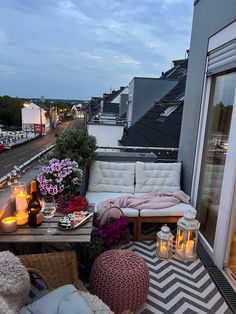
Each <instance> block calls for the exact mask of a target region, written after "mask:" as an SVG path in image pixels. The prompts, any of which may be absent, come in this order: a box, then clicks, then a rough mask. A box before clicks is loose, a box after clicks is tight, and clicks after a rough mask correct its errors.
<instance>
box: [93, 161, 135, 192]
mask: <svg viewBox="0 0 236 314" xmlns="http://www.w3.org/2000/svg"><path fill="white" fill-rule="evenodd" d="M134 170H135V163H121V162H106V161H94V162H93V163H92V164H91V166H90V171H89V186H88V191H89V192H114V193H134Z"/></svg>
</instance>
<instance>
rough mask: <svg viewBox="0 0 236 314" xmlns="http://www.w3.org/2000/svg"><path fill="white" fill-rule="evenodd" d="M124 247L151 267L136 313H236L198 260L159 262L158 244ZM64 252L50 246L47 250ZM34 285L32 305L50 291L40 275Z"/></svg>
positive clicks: (131, 243) (145, 243)
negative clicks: (147, 282)
mask: <svg viewBox="0 0 236 314" xmlns="http://www.w3.org/2000/svg"><path fill="white" fill-rule="evenodd" d="M123 248H125V249H128V250H131V251H133V252H136V253H137V254H139V255H140V256H141V257H143V259H144V260H145V262H146V263H147V265H148V268H149V274H150V288H149V293H148V297H147V301H146V303H145V304H144V306H143V307H142V309H140V311H139V312H138V313H137V314H166V313H167V314H230V313H233V312H232V311H231V310H230V308H229V307H228V305H227V303H226V302H225V300H224V298H223V297H222V295H221V294H220V292H219V290H218V288H217V287H216V285H215V283H214V282H213V280H212V279H211V277H210V276H209V274H208V272H207V270H206V269H205V267H204V265H203V263H202V262H201V260H200V259H199V258H198V259H197V260H196V261H194V262H187V263H185V262H183V261H180V260H179V259H178V258H176V257H175V256H174V254H173V257H172V258H171V259H170V260H169V261H164V260H160V259H158V258H157V256H156V253H155V241H142V242H130V243H129V244H128V245H126V246H124V247H123ZM61 249H63V248H60V247H57V248H52V247H50V246H49V247H47V248H46V251H47V252H52V251H59V250H61ZM173 250H174V247H173ZM32 282H33V284H32V287H31V292H30V296H29V300H28V302H29V303H31V302H32V301H33V300H35V299H37V298H38V297H41V296H43V295H44V294H45V293H47V292H48V291H47V290H45V288H46V287H45V285H44V283H43V282H42V280H41V279H39V278H38V277H37V276H35V278H32ZM68 314H69V313H68Z"/></svg>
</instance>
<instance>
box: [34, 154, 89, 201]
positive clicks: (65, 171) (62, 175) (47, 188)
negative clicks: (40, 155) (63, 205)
mask: <svg viewBox="0 0 236 314" xmlns="http://www.w3.org/2000/svg"><path fill="white" fill-rule="evenodd" d="M82 175H83V171H82V170H81V169H80V168H78V163H77V162H76V161H71V160H70V159H69V158H66V159H63V160H58V159H55V158H54V159H51V160H50V161H49V162H48V165H47V166H45V167H43V168H42V171H41V173H39V174H38V176H37V181H38V182H39V187H40V191H41V193H42V194H43V195H45V194H51V195H56V194H58V193H62V192H63V191H64V190H65V188H66V189H68V190H69V191H70V190H71V191H73V190H74V189H75V187H76V186H78V185H80V182H81V178H82Z"/></svg>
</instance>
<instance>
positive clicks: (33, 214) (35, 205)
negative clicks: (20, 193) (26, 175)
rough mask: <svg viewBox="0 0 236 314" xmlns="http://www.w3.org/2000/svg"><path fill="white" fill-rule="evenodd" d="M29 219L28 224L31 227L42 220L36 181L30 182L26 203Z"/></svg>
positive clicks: (39, 223)
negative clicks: (28, 196) (28, 197)
mask: <svg viewBox="0 0 236 314" xmlns="http://www.w3.org/2000/svg"><path fill="white" fill-rule="evenodd" d="M28 212H29V220H28V224H29V226H31V227H37V226H40V225H41V223H42V220H43V215H42V211H41V205H40V202H39V198H38V195H37V192H36V181H31V183H30V200H29V203H28Z"/></svg>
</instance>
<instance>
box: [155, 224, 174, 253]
mask: <svg viewBox="0 0 236 314" xmlns="http://www.w3.org/2000/svg"><path fill="white" fill-rule="evenodd" d="M173 237H174V236H173V234H172V233H171V232H170V228H169V227H167V225H164V226H162V227H161V231H159V232H157V243H156V254H157V256H158V257H160V258H163V259H169V258H170V257H171V256H172V251H171V249H172V243H173Z"/></svg>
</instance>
